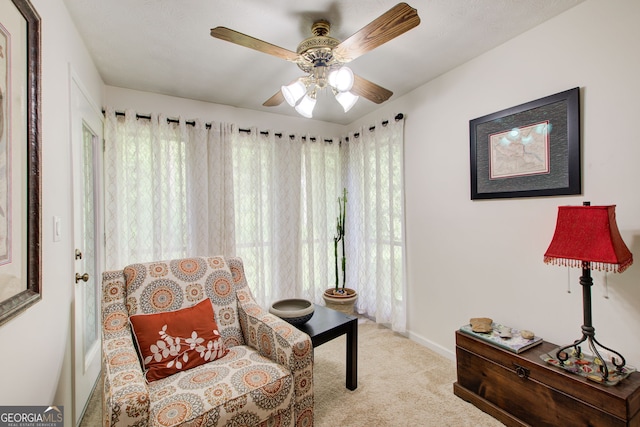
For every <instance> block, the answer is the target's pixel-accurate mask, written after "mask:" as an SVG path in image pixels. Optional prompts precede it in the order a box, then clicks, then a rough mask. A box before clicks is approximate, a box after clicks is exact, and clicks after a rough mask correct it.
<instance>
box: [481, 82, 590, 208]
mask: <svg viewBox="0 0 640 427" xmlns="http://www.w3.org/2000/svg"><path fill="white" fill-rule="evenodd" d="M469 135H470V155H471V200H476V199H496V198H514V197H543V196H560V195H572V194H581V193H582V176H581V170H580V88H578V87H576V88H573V89H569V90H566V91H564V92H559V93H556V94H554V95H550V96H546V97H544V98H540V99H537V100H535V101H531V102H527V103H525V104H521V105H518V106H515V107H511V108H507V109H505V110H502V111H498V112H496V113H492V114H488V115H486V116H483V117H479V118H477V119H473V120H470V121H469Z"/></svg>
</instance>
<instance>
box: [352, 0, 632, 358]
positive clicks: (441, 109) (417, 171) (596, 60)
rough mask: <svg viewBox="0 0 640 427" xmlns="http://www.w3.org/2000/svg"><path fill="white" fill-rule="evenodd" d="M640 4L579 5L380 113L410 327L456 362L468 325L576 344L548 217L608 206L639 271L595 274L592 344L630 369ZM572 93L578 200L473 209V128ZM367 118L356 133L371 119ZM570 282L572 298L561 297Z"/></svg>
mask: <svg viewBox="0 0 640 427" xmlns="http://www.w3.org/2000/svg"><path fill="white" fill-rule="evenodd" d="M638 18H640V2H638V1H636V0H616V1H615V2H603V1H599V0H589V1H587V2H585V3H583V4H581V5H579V6H577V7H575V8H573V9H570V10H569V11H567V12H565V13H564V14H562V15H560V16H558V17H556V18H555V19H553V20H551V21H548V22H547V23H545V24H543V25H541V26H539V27H537V28H535V29H533V30H531V31H528V32H527V33H525V34H523V35H522V36H520V37H518V38H516V39H513V40H511V41H509V42H508V43H505V44H503V45H501V46H499V47H498V48H495V49H493V50H492V51H490V52H488V53H486V54H484V55H482V56H481V57H478V58H476V59H475V60H473V61H470V62H468V63H466V64H464V65H463V66H461V67H459V68H457V69H455V70H453V71H451V72H449V73H447V74H445V75H443V76H441V77H440V78H438V79H436V80H434V81H432V82H430V83H428V84H426V85H424V86H423V87H421V88H419V89H418V90H415V91H413V92H412V93H410V94H408V95H406V96H404V97H402V98H399V99H398V100H396V101H393V102H390V103H389V104H387V105H385V106H384V107H383V108H381V109H380V110H378V111H376V112H375V113H374V115H375V116H377V115H380V114H383V113H384V112H385V111H387V112H389V113H391V112H395V111H400V112H405V113H406V115H407V121H406V125H405V135H406V138H405V141H406V146H405V151H406V153H405V176H406V220H407V224H406V230H407V243H408V248H407V255H408V276H409V277H408V280H409V298H408V301H409V316H408V319H409V320H408V321H409V329H410V331H411V335H412V337H413V338H414V339H416V340H418V341H421V342H423V343H426V344H428V345H429V346H431V347H433V348H434V349H437V350H440V351H441V352H442V353H443V354H446V355H449V356H450V357H453V351H454V349H455V344H454V331H455V330H456V329H457V328H458V327H460V326H461V325H462V324H464V323H467V322H468V320H469V318H471V317H478V316H488V317H491V318H493V319H494V320H495V321H498V322H501V323H504V324H507V325H511V326H513V327H517V328H522V329H531V330H533V331H534V332H536V333H537V334H538V335H540V336H542V337H544V338H545V339H546V340H548V341H551V342H554V343H557V344H569V343H570V342H572V341H573V340H574V339H577V338H579V337H580V336H581V329H580V326H581V325H582V321H583V318H582V289H581V287H580V285H579V284H578V280H579V276H580V273H581V271H580V270H579V269H572V270H571V271H570V275H571V276H570V279H568V277H567V276H568V270H567V269H566V268H563V267H557V266H552V265H547V264H544V263H543V261H542V258H543V254H544V252H545V250H546V249H547V246H548V245H549V243H550V241H551V237H552V235H553V231H554V227H555V219H556V215H557V206H559V205H568V204H571V205H579V204H581V203H582V201H584V200H589V201H591V202H592V204H593V205H599V204H616V205H617V208H616V212H617V221H618V226H619V228H620V231H621V233H622V237H623V239H624V240H625V242H626V243H627V245H628V246H629V248H630V249H631V252H632V253H634V254H635V257H636V264H635V265H633V266H632V267H631V268H629V269H628V270H627V271H625V272H624V273H622V274H608V275H607V277H606V279H607V281H608V297H609V298H608V299H607V298H604V295H605V292H606V291H605V287H604V286H603V278H604V275H603V274H602V273H600V274H598V273H594V280H595V282H596V284H595V285H594V287H593V289H592V294H593V298H592V300H593V325H594V326H595V328H596V338H598V339H599V340H600V342H602V343H603V344H605V345H607V346H608V347H611V348H613V349H615V350H618V351H620V352H621V353H622V354H623V356H625V357H626V358H627V361H628V363H630V364H632V365H634V366H640V340H639V339H638V338H637V336H638V331H640V190H638V183H639V182H640V168H639V167H638V162H639V161H640V136H639V134H638V131H637V120H638V118H640V103H639V102H638V96H639V95H640V79H639V78H638V76H640V55H639V54H638V41H639V40H640V27H639V26H638V25H637V20H638ZM577 86H579V87H580V88H581V89H580V96H581V105H582V109H581V123H582V125H581V131H582V159H583V160H582V173H583V195H581V196H571V197H545V198H519V199H510V200H499V199H495V200H485V201H471V200H470V190H469V187H470V183H469V181H470V175H469V120H471V119H474V118H477V117H481V116H484V115H486V114H490V113H493V112H496V111H500V110H503V109H505V108H509V107H512V106H516V105H519V104H522V103H525V102H528V101H532V100H534V99H538V98H541V97H544V96H547V95H551V94H554V93H557V92H561V91H564V90H567V89H571V88H573V87H577ZM370 120H371V117H365V118H364V119H363V120H362V121H363V122H367V121H370ZM568 284H570V285H571V293H567V291H566V289H567V286H568Z"/></svg>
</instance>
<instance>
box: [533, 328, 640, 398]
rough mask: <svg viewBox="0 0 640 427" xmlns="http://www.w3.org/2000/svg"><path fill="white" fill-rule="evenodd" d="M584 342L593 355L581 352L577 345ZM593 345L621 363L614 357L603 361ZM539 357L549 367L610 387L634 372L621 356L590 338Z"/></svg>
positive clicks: (584, 338) (634, 369) (587, 337)
mask: <svg viewBox="0 0 640 427" xmlns="http://www.w3.org/2000/svg"><path fill="white" fill-rule="evenodd" d="M584 342H586V344H587V345H588V347H589V349H590V350H591V351H592V352H593V355H588V354H584V353H583V352H582V349H581V347H580V345H579V344H581V343H584ZM595 344H598V345H599V346H600V347H602V348H604V349H605V350H607V351H609V352H611V353H614V354H615V355H616V356H618V358H619V360H621V362H622V363H619V361H618V360H617V359H616V357H612V358H611V359H612V360H611V361H605V360H604V359H603V358H602V356H601V355H600V352H599V351H598V350H597V348H596V347H595ZM540 357H541V358H542V360H544V361H545V362H547V363H548V364H550V365H554V366H557V367H559V368H561V369H564V370H565V371H567V372H571V373H572V374H576V375H580V376H583V377H585V378H587V379H588V380H591V381H594V382H597V383H600V384H605V385H610V386H611V385H616V384H618V383H619V382H620V381H622V380H623V379H625V378H626V377H628V376H629V374H631V373H632V372H635V371H636V368H634V367H632V366H626V365H625V360H624V357H622V355H620V354H619V353H618V352H616V351H614V350H611V349H609V348H607V347H604V346H603V345H602V344H600V343H598V342H597V341H596V340H595V338H593V337H591V336H586V337H583V338H582V339H580V340H577V341H576V342H574V343H573V344H569V345H567V346H564V347H558V348H556V349H555V350H554V351H551V352H549V353H545V354H542V355H541V356H540Z"/></svg>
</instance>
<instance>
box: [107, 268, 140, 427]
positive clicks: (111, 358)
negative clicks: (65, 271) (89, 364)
mask: <svg viewBox="0 0 640 427" xmlns="http://www.w3.org/2000/svg"><path fill="white" fill-rule="evenodd" d="M102 369H103V372H102V374H103V375H104V396H103V403H102V405H103V416H102V417H103V420H104V425H105V426H138V425H140V426H142V425H147V422H148V419H149V391H148V388H147V382H146V380H145V378H144V374H143V372H142V367H141V365H140V360H139V358H138V353H137V352H136V349H135V346H134V343H133V338H132V335H131V326H130V324H129V316H128V310H127V306H126V301H125V279H124V274H123V272H122V271H108V272H105V273H103V275H102Z"/></svg>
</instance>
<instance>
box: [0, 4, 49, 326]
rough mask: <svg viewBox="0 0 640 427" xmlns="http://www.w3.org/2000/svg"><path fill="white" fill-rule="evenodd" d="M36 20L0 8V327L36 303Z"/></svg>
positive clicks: (29, 10)
mask: <svg viewBox="0 0 640 427" xmlns="http://www.w3.org/2000/svg"><path fill="white" fill-rule="evenodd" d="M40 120H41V118H40V17H39V16H38V14H37V12H36V11H35V9H34V8H33V6H32V5H31V3H30V2H29V0H10V1H4V2H2V3H0V325H1V324H3V323H5V322H7V321H8V320H10V319H12V318H14V317H15V316H17V315H18V314H20V313H21V312H22V311H24V310H25V309H26V308H27V307H29V306H31V305H32V304H34V303H36V302H38V301H39V300H40V299H41V289H40V282H41V260H40V257H41V251H40V244H41V240H40V238H41V237H40V231H41V217H40V215H41V212H40V209H41V206H40V205H41V203H40V200H41V196H40V137H41V136H40V129H41V125H40Z"/></svg>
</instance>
